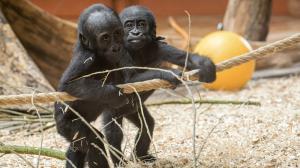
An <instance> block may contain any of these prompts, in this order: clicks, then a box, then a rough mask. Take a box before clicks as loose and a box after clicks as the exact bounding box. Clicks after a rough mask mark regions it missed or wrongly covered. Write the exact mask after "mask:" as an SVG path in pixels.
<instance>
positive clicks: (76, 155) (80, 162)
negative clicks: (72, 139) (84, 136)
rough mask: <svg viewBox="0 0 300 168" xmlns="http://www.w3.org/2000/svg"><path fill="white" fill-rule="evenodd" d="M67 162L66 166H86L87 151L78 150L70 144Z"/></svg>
mask: <svg viewBox="0 0 300 168" xmlns="http://www.w3.org/2000/svg"><path fill="white" fill-rule="evenodd" d="M66 158H67V159H68V160H67V163H66V167H67V168H69V167H72V168H73V167H74V166H75V167H78V168H80V167H83V166H84V158H85V153H84V152H81V151H79V150H76V149H75V148H74V147H73V146H72V145H70V146H69V148H68V150H67V153H66Z"/></svg>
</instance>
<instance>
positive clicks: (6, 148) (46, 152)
mask: <svg viewBox="0 0 300 168" xmlns="http://www.w3.org/2000/svg"><path fill="white" fill-rule="evenodd" d="M14 152H15V153H18V154H30V155H42V156H48V157H52V158H56V159H60V160H65V153H64V152H62V151H58V150H54V149H50V148H40V147H30V146H15V145H0V153H5V154H10V153H14ZM32 167H33V166H32Z"/></svg>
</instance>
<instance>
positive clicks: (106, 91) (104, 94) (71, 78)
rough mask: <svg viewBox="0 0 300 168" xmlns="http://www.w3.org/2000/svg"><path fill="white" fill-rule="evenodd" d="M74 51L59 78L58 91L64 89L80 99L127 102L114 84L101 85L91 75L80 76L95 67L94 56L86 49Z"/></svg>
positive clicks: (114, 102) (113, 102) (114, 103)
mask: <svg viewBox="0 0 300 168" xmlns="http://www.w3.org/2000/svg"><path fill="white" fill-rule="evenodd" d="M75 53H76V54H74V56H73V59H72V61H71V63H70V65H69V67H68V68H67V70H66V71H65V73H64V74H63V77H62V79H61V82H60V86H59V90H60V91H65V92H67V93H69V94H70V95H72V96H75V97H78V98H80V99H82V100H88V101H98V102H102V103H105V104H111V105H112V106H115V105H116V104H124V103H126V102H127V98H126V97H125V96H123V95H119V90H120V89H119V88H117V87H115V86H114V85H109V84H105V85H103V86H102V83H101V81H99V80H95V79H94V78H92V77H83V78H80V77H82V76H83V75H87V74H88V73H89V72H93V70H94V69H96V68H97V67H95V66H96V64H94V60H95V56H94V54H92V53H89V52H86V51H85V52H81V51H78V52H75Z"/></svg>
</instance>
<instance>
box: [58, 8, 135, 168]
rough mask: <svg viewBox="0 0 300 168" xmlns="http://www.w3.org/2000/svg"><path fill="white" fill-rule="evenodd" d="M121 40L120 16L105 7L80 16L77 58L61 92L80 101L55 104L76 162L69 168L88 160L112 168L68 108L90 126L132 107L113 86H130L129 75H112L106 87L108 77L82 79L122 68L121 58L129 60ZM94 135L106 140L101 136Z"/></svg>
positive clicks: (70, 157)
mask: <svg viewBox="0 0 300 168" xmlns="http://www.w3.org/2000/svg"><path fill="white" fill-rule="evenodd" d="M122 36H123V29H122V25H121V22H120V20H119V18H118V16H117V14H116V13H115V12H114V11H112V10H111V9H109V8H107V7H106V6H104V5H100V4H97V5H93V6H91V7H89V8H87V9H86V10H85V11H84V12H83V13H82V14H81V15H80V18H79V22H78V39H77V42H76V46H75V48H74V52H73V57H72V60H71V63H70V65H69V66H68V68H67V69H66V71H65V72H64V74H63V76H62V78H61V80H60V84H59V87H58V90H59V91H65V92H67V93H69V94H71V95H72V96H75V97H78V98H80V99H79V100H76V101H73V102H66V104H67V105H64V104H63V103H56V104H55V120H56V124H57V131H58V133H59V134H61V135H62V136H64V137H65V138H66V139H67V140H68V141H69V142H71V143H70V146H69V148H68V151H67V153H66V157H67V158H68V160H69V161H70V162H71V163H70V162H69V161H68V162H67V165H66V167H67V168H69V167H73V166H76V167H77V168H82V167H83V166H84V162H85V161H87V162H88V165H89V167H90V168H92V167H101V168H106V167H108V162H107V160H106V158H105V156H104V154H105V149H104V145H103V143H102V142H101V140H100V139H98V138H97V136H96V135H95V134H94V133H93V131H92V130H91V129H90V128H89V127H88V126H87V125H86V124H85V123H84V122H83V121H82V120H81V119H79V117H78V116H77V115H75V114H74V113H73V112H72V111H71V109H70V108H69V107H71V108H72V109H74V110H75V111H77V112H78V113H79V114H80V115H81V116H82V117H83V118H84V119H85V120H86V121H87V122H91V121H94V120H95V119H96V118H97V117H98V116H99V115H100V114H101V113H102V111H104V110H105V109H115V108H119V107H121V106H122V105H125V104H127V103H128V99H127V97H126V96H124V95H120V94H119V89H118V88H117V87H115V86H114V85H115V84H118V83H123V82H124V81H125V79H124V77H126V76H128V74H125V73H126V72H121V71H118V72H113V73H111V74H110V75H109V76H108V78H107V79H106V81H105V84H104V85H102V83H103V80H104V78H105V74H103V75H95V76H92V77H84V78H79V77H82V76H83V75H87V74H90V73H93V72H97V71H103V70H107V69H114V68H117V67H120V66H122V59H124V58H122V57H125V56H126V54H124V53H125V50H124V45H123V40H122ZM128 59H129V58H128ZM68 106H69V107H68ZM94 131H96V132H98V134H99V135H100V136H101V137H103V136H102V134H101V133H100V132H99V131H97V130H96V129H94Z"/></svg>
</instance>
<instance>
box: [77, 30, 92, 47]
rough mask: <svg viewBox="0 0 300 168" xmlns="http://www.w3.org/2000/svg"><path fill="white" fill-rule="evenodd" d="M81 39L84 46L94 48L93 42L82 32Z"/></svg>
mask: <svg viewBox="0 0 300 168" xmlns="http://www.w3.org/2000/svg"><path fill="white" fill-rule="evenodd" d="M79 40H80V43H81V44H82V45H83V47H84V48H86V49H90V50H92V45H91V42H90V41H89V40H88V39H87V38H86V37H85V36H84V35H83V34H81V33H79Z"/></svg>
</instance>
